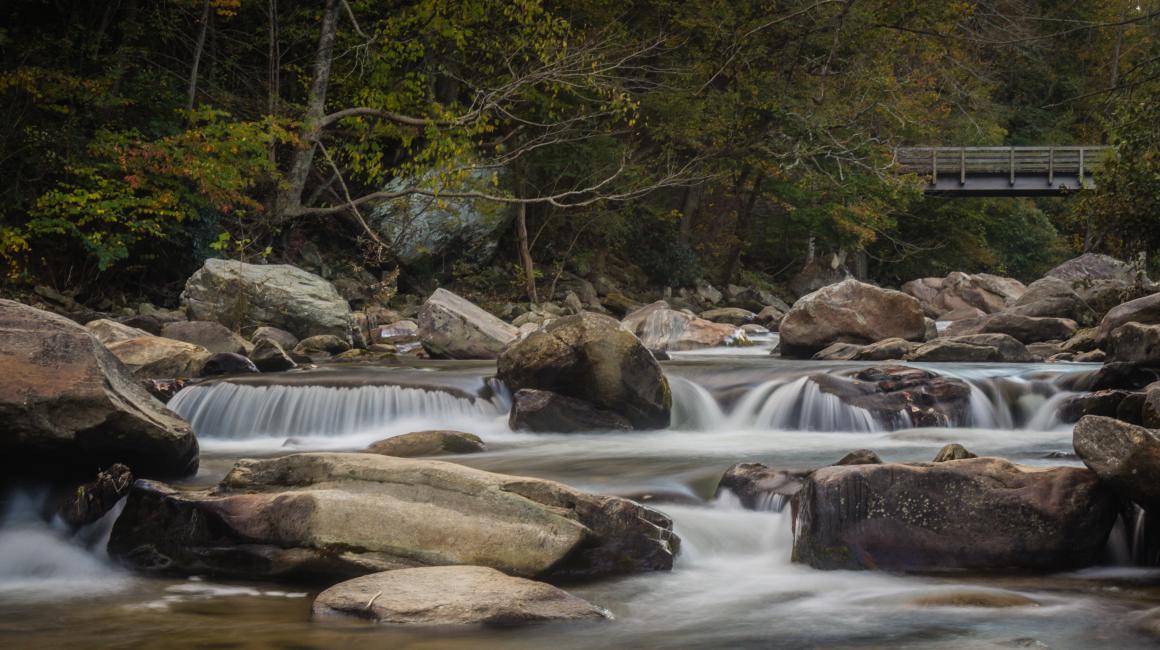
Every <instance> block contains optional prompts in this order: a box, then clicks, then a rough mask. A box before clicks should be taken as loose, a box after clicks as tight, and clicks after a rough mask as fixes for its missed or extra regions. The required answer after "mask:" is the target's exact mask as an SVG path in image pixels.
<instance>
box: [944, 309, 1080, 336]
mask: <svg viewBox="0 0 1160 650" xmlns="http://www.w3.org/2000/svg"><path fill="white" fill-rule="evenodd" d="M1077 329H1078V326H1077V325H1076V322H1075V321H1073V320H1071V319H1069V318H1054V317H1050V316H1023V315H1021V314H1009V313H999V314H989V315H986V316H981V317H979V318H969V319H965V320H959V321H955V322H953V323H951V324H950V325H949V326H947V328H946V330H945V331H944V332H943V335H944V336H964V335H970V334H1007V335H1010V336H1011V337H1013V338H1015V339H1016V340H1018V341H1019V342H1020V343H1040V342H1043V341H1062V340H1066V339H1069V338H1071V337H1072V336H1073V335H1074V334H1075V332H1076V330H1077Z"/></svg>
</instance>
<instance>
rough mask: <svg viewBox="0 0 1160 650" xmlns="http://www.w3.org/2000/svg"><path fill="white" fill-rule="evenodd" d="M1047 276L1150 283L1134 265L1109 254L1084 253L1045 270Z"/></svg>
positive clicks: (1082, 279)
mask: <svg viewBox="0 0 1160 650" xmlns="http://www.w3.org/2000/svg"><path fill="white" fill-rule="evenodd" d="M1046 275H1048V276H1050V277H1054V278H1060V279H1062V280H1067V281H1068V282H1081V283H1082V282H1091V281H1095V280H1114V281H1118V282H1120V283H1121V284H1124V285H1137V284H1141V285H1151V281H1150V280H1148V278H1147V277H1146V276H1144V274H1143V273H1142V272H1141V271H1140V270H1139V269H1138V268H1136V267H1135V266H1133V265H1131V264H1128V263H1127V262H1122V261H1120V260H1118V259H1116V258H1114V257H1111V256H1110V255H1101V254H1099V253H1084V254H1083V255H1080V256H1079V257H1074V258H1072V259H1070V260H1068V261H1066V262H1064V263H1062V264H1060V265H1059V266H1057V267H1055V268H1053V269H1051V270H1050V271H1048V272H1047V274H1046Z"/></svg>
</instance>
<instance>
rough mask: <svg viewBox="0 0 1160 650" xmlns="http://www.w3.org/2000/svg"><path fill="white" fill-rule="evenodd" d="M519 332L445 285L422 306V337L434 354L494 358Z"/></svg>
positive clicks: (463, 357)
mask: <svg viewBox="0 0 1160 650" xmlns="http://www.w3.org/2000/svg"><path fill="white" fill-rule="evenodd" d="M518 334H519V332H518V330H517V329H516V328H514V327H512V326H511V325H508V324H507V323H505V322H503V321H502V320H500V319H498V318H496V317H495V316H492V315H491V314H489V313H487V312H486V311H484V310H482V309H480V308H479V307H478V306H476V305H475V304H474V303H472V302H471V301H469V300H467V299H466V298H461V297H460V296H457V295H455V294H454V293H451V292H450V291H448V290H446V289H436V290H435V293H432V294H431V297H429V298H427V302H425V303H423V307H422V309H420V310H419V340H420V341H421V342H422V343H423V347H424V348H425V349H426V350H427V353H428V354H430V355H431V356H433V357H440V358H450V359H495V358H496V357H498V356H499V354H500V352H503V349H504V348H505V347H507V345H508V344H509V343H511V342H512V341H514V340H516V337H517V336H518Z"/></svg>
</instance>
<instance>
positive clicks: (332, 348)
mask: <svg viewBox="0 0 1160 650" xmlns="http://www.w3.org/2000/svg"><path fill="white" fill-rule="evenodd" d="M349 349H350V343H347V342H346V341H345V340H343V339H341V338H339V337H337V336H332V335H330V334H319V335H317V336H308V337H306V338H304V339H302V340H301V341H299V342H298V345H296V346H294V354H297V355H301V356H307V357H313V356H317V355H321V356H327V355H332V354H341V353H343V352H346V351H347V350H349Z"/></svg>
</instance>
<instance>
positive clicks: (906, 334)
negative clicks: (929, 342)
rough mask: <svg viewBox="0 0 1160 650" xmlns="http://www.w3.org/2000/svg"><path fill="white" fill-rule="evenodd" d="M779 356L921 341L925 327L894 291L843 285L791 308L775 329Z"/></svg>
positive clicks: (913, 305) (917, 311)
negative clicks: (852, 345)
mask: <svg viewBox="0 0 1160 650" xmlns="http://www.w3.org/2000/svg"><path fill="white" fill-rule="evenodd" d="M779 332H780V333H781V350H782V354H783V355H790V356H808V355H810V354H813V353H814V352H817V351H818V350H821V349H822V348H824V347H826V346H828V345H830V344H831V343H837V342H840V341H841V342H847V343H863V344H865V343H874V342H876V341H881V340H883V339H889V338H901V339H906V340H908V341H921V340H923V338H924V337H925V335H926V323H925V321H924V320H923V315H922V308H921V307H920V306H919V304H918V301H917V300H915V299H914V298H913V297H912V296H908V295H906V294H904V293H902V292H900V291H892V290H890V289H880V288H878V287H875V286H873V285H869V284H865V283H863V282H859V281H857V280H845V281H843V282H840V283H838V284H835V285H831V286H828V287H825V288H822V289H819V290H818V291H815V292H814V293H811V294H809V295H807V296H804V297H803V298H801V299H800V300H798V301H797V302H796V303H794V306H793V309H790V310H789V313H787V314H786V315H785V318H783V319H782V321H781V325H780V327H779Z"/></svg>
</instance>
